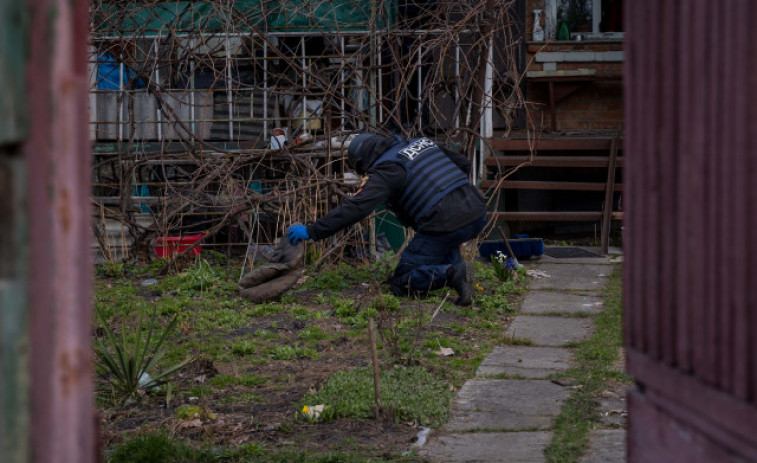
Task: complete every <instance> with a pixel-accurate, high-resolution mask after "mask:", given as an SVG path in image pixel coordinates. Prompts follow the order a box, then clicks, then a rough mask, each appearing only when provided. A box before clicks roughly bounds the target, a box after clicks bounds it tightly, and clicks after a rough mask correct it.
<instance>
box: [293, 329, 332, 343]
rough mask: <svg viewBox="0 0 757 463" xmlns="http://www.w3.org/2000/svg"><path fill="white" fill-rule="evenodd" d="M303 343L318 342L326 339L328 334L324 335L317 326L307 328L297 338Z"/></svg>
mask: <svg viewBox="0 0 757 463" xmlns="http://www.w3.org/2000/svg"><path fill="white" fill-rule="evenodd" d="M298 337H299V338H300V339H302V340H303V341H320V340H322V339H326V338H328V337H329V336H328V334H326V333H324V332H323V330H322V329H320V328H318V327H317V326H308V327H307V328H305V329H304V330H302V332H301V333H300V334H299V336H298Z"/></svg>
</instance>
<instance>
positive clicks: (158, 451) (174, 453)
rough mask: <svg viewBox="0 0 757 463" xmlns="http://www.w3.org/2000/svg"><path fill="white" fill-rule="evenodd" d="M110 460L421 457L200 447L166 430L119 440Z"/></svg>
mask: <svg viewBox="0 0 757 463" xmlns="http://www.w3.org/2000/svg"><path fill="white" fill-rule="evenodd" d="M105 461H107V462H109V463H207V462H213V461H217V462H226V463H365V462H372V463H384V462H388V461H393V462H398V461H406V462H411V461H418V460H416V459H415V458H414V457H408V458H393V459H391V460H385V459H384V458H382V457H380V456H371V457H367V456H366V455H365V454H364V453H360V454H355V453H352V452H329V453H319V452H305V451H295V450H284V451H281V450H276V449H272V448H269V447H267V446H265V445H261V444H246V445H242V446H239V447H235V448H233V449H227V448H210V447H200V448H196V447H193V446H191V445H189V444H188V443H186V442H184V441H183V440H181V439H179V438H177V437H173V436H171V435H169V434H168V433H166V432H158V433H152V432H143V433H141V434H139V435H137V436H135V437H132V438H130V439H126V440H125V441H124V442H123V443H121V444H119V445H118V446H117V447H116V448H115V449H114V450H113V452H111V453H110V455H109V457H108V458H106V459H105Z"/></svg>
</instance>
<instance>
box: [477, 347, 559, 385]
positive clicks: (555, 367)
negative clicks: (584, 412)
mask: <svg viewBox="0 0 757 463" xmlns="http://www.w3.org/2000/svg"><path fill="white" fill-rule="evenodd" d="M572 361H573V354H572V352H571V351H570V350H568V349H561V348H557V347H527V346H498V347H495V348H494V350H493V351H492V352H491V353H490V354H489V355H487V356H486V358H485V359H484V361H483V362H481V365H479V367H478V371H476V376H496V375H508V376H522V377H525V378H533V379H536V378H546V377H547V376H549V375H551V374H553V373H559V372H561V371H565V370H567V369H568V368H569V367H570V362H572Z"/></svg>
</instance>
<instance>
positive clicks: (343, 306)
mask: <svg viewBox="0 0 757 463" xmlns="http://www.w3.org/2000/svg"><path fill="white" fill-rule="evenodd" d="M334 315H336V316H337V317H339V318H346V317H351V316H352V315H355V301H354V300H352V299H337V300H336V301H334Z"/></svg>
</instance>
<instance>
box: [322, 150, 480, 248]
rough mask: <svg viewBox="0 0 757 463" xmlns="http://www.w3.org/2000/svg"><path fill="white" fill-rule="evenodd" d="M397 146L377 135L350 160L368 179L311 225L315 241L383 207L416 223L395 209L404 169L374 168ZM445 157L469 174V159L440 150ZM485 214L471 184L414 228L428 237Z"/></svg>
mask: <svg viewBox="0 0 757 463" xmlns="http://www.w3.org/2000/svg"><path fill="white" fill-rule="evenodd" d="M395 143H397V140H396V139H393V138H388V137H380V136H375V137H371V138H369V139H367V140H366V141H364V142H363V143H362V146H361V149H360V153H361V155H360V156H358V157H357V159H351V161H353V162H351V164H352V166H353V167H354V168H355V169H356V170H357V172H358V173H360V174H363V173H365V174H367V176H368V179H367V180H366V182H365V184H364V185H363V186H362V188H360V189H359V190H358V191H357V193H355V195H354V196H352V197H350V198H347V199H345V200H343V201H342V203H341V204H340V205H339V206H338V207H336V208H334V209H332V210H331V211H330V212H329V213H328V214H326V215H325V216H324V217H322V218H320V219H318V220H317V221H315V222H314V223H312V224H310V225H308V227H307V230H308V234H309V235H310V237H311V238H312V239H314V240H319V239H323V238H326V237H329V236H331V235H333V234H334V233H336V232H337V231H339V230H341V229H343V228H346V227H348V226H350V225H352V224H354V223H356V222H358V221H359V220H361V219H363V218H365V217H367V216H368V215H369V214H371V213H372V212H373V211H374V210H375V209H376V208H377V207H378V206H381V205H382V204H384V205H387V206H389V207H390V210H392V212H394V213H395V214H396V215H397V218H398V219H399V220H400V221H401V222H402V223H403V224H405V225H408V226H410V225H413V220H412V219H411V218H410V217H408V216H406V215H404V211H402V210H401V209H399V208H395V207H393V205H396V204H398V203H399V199H400V197H401V195H402V193H403V191H404V188H405V183H406V172H405V168H404V167H402V166H401V165H400V164H397V163H394V162H380V163H376V165H374V163H375V161H376V160H378V158H379V157H381V155H382V154H384V153H385V152H386V151H387V150H388V149H390V148H391V147H392V146H393V145H394V144H395ZM440 148H441V150H442V151H443V152H444V154H446V155H447V157H449V159H450V160H451V161H452V162H453V163H454V164H455V165H456V166H457V167H458V168H459V169H460V170H461V171H463V172H464V173H465V174H468V173H469V172H470V163H469V161H468V158H466V157H465V156H463V155H462V154H459V153H456V152H454V151H451V150H448V149H446V148H444V147H440ZM485 213H486V204H485V203H484V199H483V197H482V196H481V193H479V191H478V189H477V188H476V187H475V186H473V185H471V184H470V183H468V184H466V185H463V186H461V187H460V188H457V189H455V190H453V191H452V192H450V193H449V194H447V195H446V196H444V197H443V198H442V199H441V200H440V201H439V202H438V203H437V204H436V205H435V206H433V207H432V208H431V210H430V211H429V212H428V214H426V215H425V217H422V218H420V219H418V220H417V221H416V222H417V223H415V224H414V226H413V228H415V229H416V231H419V232H421V233H427V234H444V233H447V232H451V231H454V230H457V229H458V228H462V227H464V226H466V225H469V224H470V223H472V222H473V221H475V220H476V219H478V218H480V217H482V216H483V215H484V214H485Z"/></svg>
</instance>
